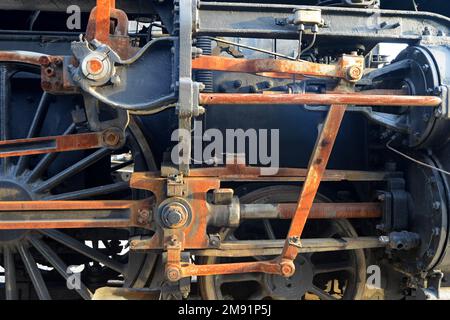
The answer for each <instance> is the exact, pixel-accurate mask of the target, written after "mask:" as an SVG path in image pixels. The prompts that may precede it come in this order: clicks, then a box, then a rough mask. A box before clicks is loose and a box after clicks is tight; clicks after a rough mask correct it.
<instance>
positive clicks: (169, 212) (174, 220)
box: [161, 202, 189, 229]
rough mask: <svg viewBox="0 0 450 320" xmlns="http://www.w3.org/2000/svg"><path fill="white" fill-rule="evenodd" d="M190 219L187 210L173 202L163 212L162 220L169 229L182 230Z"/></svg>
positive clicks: (180, 204)
mask: <svg viewBox="0 0 450 320" xmlns="http://www.w3.org/2000/svg"><path fill="white" fill-rule="evenodd" d="M188 218H189V212H188V210H187V208H186V207H185V206H184V205H183V204H182V203H179V202H173V203H169V204H167V205H165V206H164V207H163V208H162V210H161V220H162V223H163V224H164V226H165V227H167V228H172V229H175V228H181V227H182V226H184V225H185V224H186V223H187V221H188Z"/></svg>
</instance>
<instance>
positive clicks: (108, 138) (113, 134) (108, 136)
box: [103, 129, 121, 148]
mask: <svg viewBox="0 0 450 320" xmlns="http://www.w3.org/2000/svg"><path fill="white" fill-rule="evenodd" d="M120 136H121V134H120V133H119V131H118V130H113V129H108V130H106V131H105V132H104V133H103V143H104V144H105V146H107V147H109V148H114V147H117V146H118V145H119V144H120Z"/></svg>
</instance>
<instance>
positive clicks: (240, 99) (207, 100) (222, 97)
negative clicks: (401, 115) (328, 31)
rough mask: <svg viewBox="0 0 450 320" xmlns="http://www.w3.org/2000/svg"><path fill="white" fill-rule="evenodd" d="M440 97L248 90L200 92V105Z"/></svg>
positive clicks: (371, 102) (405, 102) (417, 102)
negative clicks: (244, 91) (264, 92)
mask: <svg viewBox="0 0 450 320" xmlns="http://www.w3.org/2000/svg"><path fill="white" fill-rule="evenodd" d="M441 103H442V100H441V98H439V97H434V96H405V95H403V96H402V95H399V96H394V95H371V94H361V93H326V94H315V93H304V94H251V93H248V94H247V93H201V94H200V104H202V105H228V104H234V105H258V104H263V105H277V104H309V105H331V104H343V105H357V106H392V107H407V106H421V107H437V106H439V105H440V104H441Z"/></svg>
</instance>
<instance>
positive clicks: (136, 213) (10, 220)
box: [0, 199, 153, 230]
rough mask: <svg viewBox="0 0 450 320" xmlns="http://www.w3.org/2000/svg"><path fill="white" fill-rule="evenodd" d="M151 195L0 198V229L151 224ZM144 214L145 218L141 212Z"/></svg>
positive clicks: (141, 226)
mask: <svg viewBox="0 0 450 320" xmlns="http://www.w3.org/2000/svg"><path fill="white" fill-rule="evenodd" d="M152 205H153V201H152V200H151V199H144V200H136V201H121V200H109V201H0V221H1V222H0V230H14V229H64V228H129V227H140V228H150V215H149V211H150V210H151V208H152ZM145 214H146V217H147V219H145V220H143V219H142V216H143V215H145Z"/></svg>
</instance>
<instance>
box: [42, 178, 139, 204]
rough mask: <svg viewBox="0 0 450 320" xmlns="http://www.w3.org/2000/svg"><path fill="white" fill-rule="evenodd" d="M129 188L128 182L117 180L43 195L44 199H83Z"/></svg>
mask: <svg viewBox="0 0 450 320" xmlns="http://www.w3.org/2000/svg"><path fill="white" fill-rule="evenodd" d="M129 188H130V184H129V183H128V182H117V183H113V184H108V185H105V186H99V187H93V188H89V189H83V190H79V191H74V192H67V193H61V194H55V195H50V196H47V197H44V200H78V199H85V198H89V197H94V196H99V195H105V194H110V193H113V192H117V191H124V190H128V189H129Z"/></svg>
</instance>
